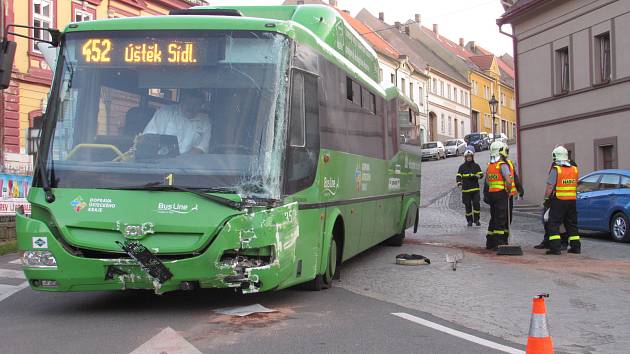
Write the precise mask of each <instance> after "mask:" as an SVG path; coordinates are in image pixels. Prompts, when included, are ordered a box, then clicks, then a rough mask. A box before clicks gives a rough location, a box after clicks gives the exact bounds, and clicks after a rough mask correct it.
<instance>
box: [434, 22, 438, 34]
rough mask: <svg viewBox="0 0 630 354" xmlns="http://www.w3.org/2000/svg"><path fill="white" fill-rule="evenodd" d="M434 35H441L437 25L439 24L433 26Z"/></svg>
mask: <svg viewBox="0 0 630 354" xmlns="http://www.w3.org/2000/svg"><path fill="white" fill-rule="evenodd" d="M433 33H435V34H436V35H438V34H439V33H438V25H437V23H434V24H433Z"/></svg>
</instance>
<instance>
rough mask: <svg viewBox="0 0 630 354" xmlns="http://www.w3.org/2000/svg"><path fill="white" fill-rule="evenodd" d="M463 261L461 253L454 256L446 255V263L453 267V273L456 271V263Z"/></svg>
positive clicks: (462, 253)
mask: <svg viewBox="0 0 630 354" xmlns="http://www.w3.org/2000/svg"><path fill="white" fill-rule="evenodd" d="M463 259H464V252H461V253H460V254H456V255H450V254H447V255H446V262H447V263H451V264H452V265H453V271H456V270H457V263H461V261H462V260H463Z"/></svg>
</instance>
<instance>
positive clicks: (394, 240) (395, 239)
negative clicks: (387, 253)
mask: <svg viewBox="0 0 630 354" xmlns="http://www.w3.org/2000/svg"><path fill="white" fill-rule="evenodd" d="M404 241H405V231H404V230H403V232H401V233H399V234H397V235H394V236H392V237H390V238H388V239H387V240H385V244H386V245H387V246H393V247H400V246H402V245H403V242H404Z"/></svg>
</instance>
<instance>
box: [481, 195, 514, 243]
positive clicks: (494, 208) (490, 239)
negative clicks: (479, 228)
mask: <svg viewBox="0 0 630 354" xmlns="http://www.w3.org/2000/svg"><path fill="white" fill-rule="evenodd" d="M488 199H489V200H488V201H489V202H490V203H489V204H490V223H488V233H487V234H486V248H487V249H493V248H496V247H497V246H499V245H507V233H506V231H505V230H507V229H508V225H507V218H508V212H509V211H508V209H509V206H508V200H509V198H508V194H507V192H506V191H500V192H491V193H488Z"/></svg>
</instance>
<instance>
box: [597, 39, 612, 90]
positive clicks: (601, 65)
mask: <svg viewBox="0 0 630 354" xmlns="http://www.w3.org/2000/svg"><path fill="white" fill-rule="evenodd" d="M595 45H596V50H597V52H596V53H597V58H596V59H595V61H596V63H597V68H598V72H597V79H598V80H597V81H598V83H605V82H608V81H610V75H611V59H610V32H606V33H603V34H600V35H599V36H596V37H595Z"/></svg>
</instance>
